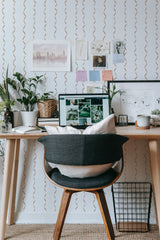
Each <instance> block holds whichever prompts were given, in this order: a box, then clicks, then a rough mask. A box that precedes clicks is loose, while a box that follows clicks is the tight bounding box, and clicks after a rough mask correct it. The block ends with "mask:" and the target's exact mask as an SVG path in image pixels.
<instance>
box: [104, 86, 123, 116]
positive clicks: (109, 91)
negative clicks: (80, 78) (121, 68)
mask: <svg viewBox="0 0 160 240" xmlns="http://www.w3.org/2000/svg"><path fill="white" fill-rule="evenodd" d="M102 90H103V92H106V93H107V94H108V95H109V101H110V102H109V103H110V109H111V112H112V113H114V109H113V107H112V100H113V98H114V96H115V95H116V94H120V95H122V94H123V93H124V92H125V91H123V90H120V89H116V85H115V84H114V83H113V87H112V89H109V88H108V87H107V86H106V85H104V86H103V88H102Z"/></svg>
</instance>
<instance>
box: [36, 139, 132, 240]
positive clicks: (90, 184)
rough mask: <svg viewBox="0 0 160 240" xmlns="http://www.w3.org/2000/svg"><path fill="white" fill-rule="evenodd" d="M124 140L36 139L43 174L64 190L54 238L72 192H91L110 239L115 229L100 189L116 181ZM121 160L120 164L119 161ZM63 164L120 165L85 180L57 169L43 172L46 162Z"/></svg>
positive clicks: (56, 239)
mask: <svg viewBox="0 0 160 240" xmlns="http://www.w3.org/2000/svg"><path fill="white" fill-rule="evenodd" d="M127 140H128V138H127V137H124V136H120V135H117V134H98V135H83V134H82V135H81V134H79V135H68V134H67V135H48V136H43V137H41V138H39V139H38V141H39V142H40V143H42V144H43V145H44V171H45V174H46V176H47V178H48V179H49V180H50V181H51V182H52V183H54V184H56V185H57V186H59V187H61V188H63V189H64V191H63V195H62V199H61V205H60V210H59V214H58V217H57V222H56V226H55V230H54V235H53V239H54V240H58V239H60V235H61V232H62V227H63V224H64V221H65V217H66V214H67V210H68V207H69V203H70V200H71V196H72V194H73V193H75V192H81V191H86V192H91V193H94V194H95V195H96V198H97V201H98V204H99V207H100V211H101V215H102V218H103V221H104V225H105V229H106V232H107V235H108V239H109V240H113V239H114V238H115V236H114V230H113V226H112V222H111V218H110V214H109V210H108V206H107V202H106V199H105V195H104V192H103V189H104V188H105V187H108V186H110V185H111V184H113V183H114V182H116V181H117V180H118V178H119V177H120V175H121V173H122V169H123V148H122V146H123V144H124V143H125V142H126V141H127ZM120 159H121V161H119V160H120ZM46 161H47V162H50V163H56V164H66V165H79V166H80V165H97V164H105V163H111V162H117V161H119V162H121V163H122V164H121V165H122V166H121V169H120V170H119V171H118V172H117V171H116V170H115V169H114V168H110V169H109V170H108V171H106V172H105V173H103V174H101V175H98V176H94V177H87V178H70V177H67V176H64V175H62V174H61V173H60V171H59V170H58V169H57V168H53V169H52V170H51V171H50V172H47V171H46V167H45V162H46Z"/></svg>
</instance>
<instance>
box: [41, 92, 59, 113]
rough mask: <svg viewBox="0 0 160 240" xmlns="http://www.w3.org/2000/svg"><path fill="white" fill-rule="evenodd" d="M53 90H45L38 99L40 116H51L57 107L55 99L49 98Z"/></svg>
mask: <svg viewBox="0 0 160 240" xmlns="http://www.w3.org/2000/svg"><path fill="white" fill-rule="evenodd" d="M52 93H53V92H52V91H50V92H45V93H43V95H42V96H41V97H40V99H39V101H38V110H39V116H40V117H53V115H54V111H55V110H56V109H57V101H56V100H55V99H50V98H49V97H50V96H51V94H52Z"/></svg>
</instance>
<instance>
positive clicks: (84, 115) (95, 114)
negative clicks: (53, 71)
mask: <svg viewBox="0 0 160 240" xmlns="http://www.w3.org/2000/svg"><path fill="white" fill-rule="evenodd" d="M108 115H109V96H108V95H107V94H103V93H98V94H59V125H60V126H73V127H77V128H85V127H87V126H90V125H93V124H95V123H97V122H99V121H101V120H102V119H104V118H106V117H107V116H108Z"/></svg>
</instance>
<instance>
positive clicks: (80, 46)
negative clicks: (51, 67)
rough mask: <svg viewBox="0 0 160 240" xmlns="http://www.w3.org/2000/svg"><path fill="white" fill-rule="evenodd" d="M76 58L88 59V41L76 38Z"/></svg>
mask: <svg viewBox="0 0 160 240" xmlns="http://www.w3.org/2000/svg"><path fill="white" fill-rule="evenodd" d="M75 54H76V56H75V58H76V60H87V56H88V43H87V41H85V40H76V50H75Z"/></svg>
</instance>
